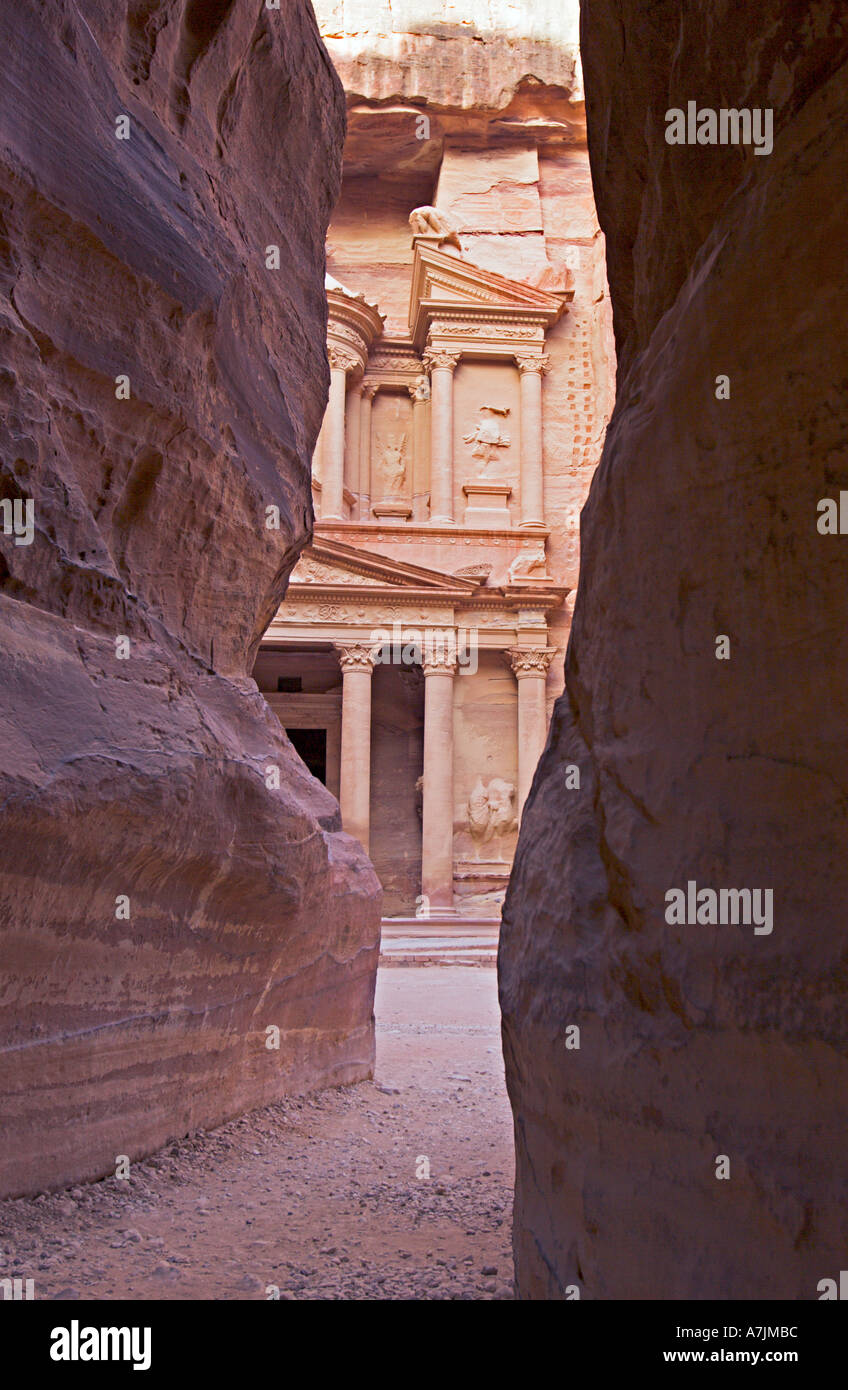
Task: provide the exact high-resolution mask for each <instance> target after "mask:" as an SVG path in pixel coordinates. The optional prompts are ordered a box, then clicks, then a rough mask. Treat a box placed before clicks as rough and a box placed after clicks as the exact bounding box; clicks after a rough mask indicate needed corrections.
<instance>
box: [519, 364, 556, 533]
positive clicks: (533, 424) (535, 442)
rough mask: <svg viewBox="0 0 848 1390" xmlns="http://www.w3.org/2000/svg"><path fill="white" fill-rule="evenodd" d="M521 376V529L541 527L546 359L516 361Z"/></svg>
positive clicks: (543, 503) (543, 511) (543, 510)
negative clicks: (543, 406)
mask: <svg viewBox="0 0 848 1390" xmlns="http://www.w3.org/2000/svg"><path fill="white" fill-rule="evenodd" d="M515 360H516V362H517V363H518V370H519V372H520V373H521V521H520V523H519V524H520V525H521V526H544V524H545V497H544V474H543V470H542V375H543V373H544V372H546V371H547V370H548V364H549V360H550V359H549V358H548V357H547V356H546V355H545V354H540V355H538V356H535V357H532V356H527V357H525V356H518V357H516V359H515Z"/></svg>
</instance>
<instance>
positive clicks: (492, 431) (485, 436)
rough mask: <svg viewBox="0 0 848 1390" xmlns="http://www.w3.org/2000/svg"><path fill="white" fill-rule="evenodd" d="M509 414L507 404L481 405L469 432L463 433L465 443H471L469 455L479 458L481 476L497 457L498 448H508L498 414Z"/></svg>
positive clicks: (507, 437) (508, 440) (506, 435)
mask: <svg viewBox="0 0 848 1390" xmlns="http://www.w3.org/2000/svg"><path fill="white" fill-rule="evenodd" d="M508 414H509V406H500V405H481V406H480V418H479V420H478V421H477V424H476V425H475V427H474V429H473V430H472V431H471V433H470V434H466V435H463V438H464V440H465V442H466V444H473V445H474V448H473V449H472V450H471V457H472V458H475V459H479V460H480V463H481V465H482V467H481V469H480V472H481V474H482V475H483V476H486V475H488V474H489V472H490V469H491V465H492V464H493V463H496V462H497V461H498V459H499V455H498V450H499V449H508V448H509V445H510V442H511V441H510V437H509V435H508V434H503V433H502V432H501V424H500V420H499V419H498V416H501V417H503V416H505V415H508Z"/></svg>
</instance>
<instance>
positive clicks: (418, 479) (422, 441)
mask: <svg viewBox="0 0 848 1390" xmlns="http://www.w3.org/2000/svg"><path fill="white" fill-rule="evenodd" d="M409 394H410V396H411V397H412V520H413V521H426V520H427V492H428V489H429V479H428V471H429V463H430V448H429V439H428V433H429V431H428V429H427V424H428V420H427V410H428V403H429V400H430V383H429V381H428V380H427V378H426V376H420V377H419V378H418V380H417V381H415V382H413V384H412V385H411V386H410V387H409Z"/></svg>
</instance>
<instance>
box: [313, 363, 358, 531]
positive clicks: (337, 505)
mask: <svg viewBox="0 0 848 1390" xmlns="http://www.w3.org/2000/svg"><path fill="white" fill-rule="evenodd" d="M327 355H328V357H329V359H330V399H329V401H328V402H327V414H326V416H325V417H324V439H323V441H322V459H321V465H322V472H323V476H322V479H321V520H322V521H344V519H345V512H344V460H345V397H346V389H347V374H348V372H349V371H352V370H353V368H354V367H355V366H356V365H357V360H356V358H355V357H354V356H353V354H352V353H347V352H344V351H343V350H342V349H341V348H337V347H330V348H328V350H327Z"/></svg>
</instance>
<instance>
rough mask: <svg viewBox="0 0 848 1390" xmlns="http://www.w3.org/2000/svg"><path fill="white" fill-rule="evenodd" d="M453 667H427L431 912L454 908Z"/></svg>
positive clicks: (425, 824) (425, 814)
mask: <svg viewBox="0 0 848 1390" xmlns="http://www.w3.org/2000/svg"><path fill="white" fill-rule="evenodd" d="M455 666H456V661H455V658H454V660H453V662H452V663H450V662H449V663H447V664H445V663H440V664H439V665H430V664H429V663H427V661H426V660H425V663H424V678H425V683H424V784H423V785H424V799H423V800H424V804H423V810H422V834H421V892H422V894H423V895H424V897H425V898H426V899H427V904H426V905H427V906H429V908H430V909H431V910H432V909H434V908H435V909H436V910H439V909H441V910H442V911H445V910H446V909H450V908H452V907H453V673H454V669H455Z"/></svg>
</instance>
